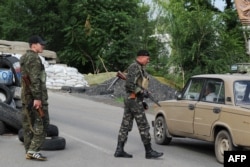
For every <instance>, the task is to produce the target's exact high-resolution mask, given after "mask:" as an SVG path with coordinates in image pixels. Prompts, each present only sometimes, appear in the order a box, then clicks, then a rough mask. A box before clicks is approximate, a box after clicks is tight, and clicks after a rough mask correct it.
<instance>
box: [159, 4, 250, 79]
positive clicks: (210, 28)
mask: <svg viewBox="0 0 250 167" xmlns="http://www.w3.org/2000/svg"><path fill="white" fill-rule="evenodd" d="M159 2H160V5H161V7H162V8H163V10H164V11H165V15H166V17H164V18H163V19H164V20H165V29H164V32H166V33H169V34H170V35H171V37H172V40H171V48H172V52H171V56H170V58H169V60H168V61H167V63H168V64H167V65H166V66H167V67H175V68H176V69H177V70H174V71H177V73H172V74H171V73H169V74H167V76H168V77H169V76H170V75H174V76H176V75H179V76H180V77H177V78H181V79H182V80H180V81H177V82H179V83H181V82H185V81H186V80H187V79H188V78H189V77H190V76H192V75H195V74H201V73H225V72H228V70H229V65H230V64H232V63H235V62H237V61H239V60H247V57H246V55H245V53H244V40H243V38H242V35H240V33H241V31H240V30H239V28H238V27H239V26H238V23H237V22H236V21H235V20H236V18H235V15H236V14H233V13H232V11H233V10H232V9H227V10H226V11H225V12H224V13H221V12H218V10H215V8H214V7H212V6H211V5H209V4H208V3H207V2H208V1H199V0H193V1H187V0H180V1H175V0H169V1H168V2H166V1H163V0H162V1H159ZM234 12H235V11H234ZM232 19H234V22H233V20H232Z"/></svg>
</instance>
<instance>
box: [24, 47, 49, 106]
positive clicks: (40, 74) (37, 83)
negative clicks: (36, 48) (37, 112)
mask: <svg viewBox="0 0 250 167" xmlns="http://www.w3.org/2000/svg"><path fill="white" fill-rule="evenodd" d="M20 65H21V75H22V82H21V86H22V93H21V99H22V103H24V104H29V103H30V101H31V100H33V99H36V100H42V104H43V105H47V104H48V102H47V100H48V93H47V88H46V73H45V69H44V65H43V64H42V61H41V59H40V57H39V55H38V53H35V52H33V51H32V50H27V52H26V53H25V54H24V55H23V56H22V57H21V58H20ZM23 77H28V78H29V81H30V85H26V83H25V82H24V79H23Z"/></svg>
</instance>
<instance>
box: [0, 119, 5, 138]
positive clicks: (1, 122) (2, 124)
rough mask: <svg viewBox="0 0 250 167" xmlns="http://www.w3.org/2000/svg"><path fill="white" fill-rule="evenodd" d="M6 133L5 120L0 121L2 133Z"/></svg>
mask: <svg viewBox="0 0 250 167" xmlns="http://www.w3.org/2000/svg"><path fill="white" fill-rule="evenodd" d="M4 133H5V125H4V122H3V121H0V135H3V134H4Z"/></svg>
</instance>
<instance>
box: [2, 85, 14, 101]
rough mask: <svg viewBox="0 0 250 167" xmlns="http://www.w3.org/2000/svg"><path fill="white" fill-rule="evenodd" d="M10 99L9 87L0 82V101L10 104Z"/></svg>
mask: <svg viewBox="0 0 250 167" xmlns="http://www.w3.org/2000/svg"><path fill="white" fill-rule="evenodd" d="M11 101H12V93H11V91H10V89H9V88H8V87H7V86H5V85H3V84H0V102H3V103H6V104H10V103H11Z"/></svg>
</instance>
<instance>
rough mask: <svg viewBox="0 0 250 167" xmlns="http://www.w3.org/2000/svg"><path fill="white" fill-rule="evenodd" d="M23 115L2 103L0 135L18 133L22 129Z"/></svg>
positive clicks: (0, 104) (0, 107) (0, 109)
mask: <svg viewBox="0 0 250 167" xmlns="http://www.w3.org/2000/svg"><path fill="white" fill-rule="evenodd" d="M21 121H22V114H21V112H20V111H19V110H17V109H15V108H13V107H11V106H10V105H8V104H6V103H3V102H0V135H2V134H4V133H5V132H6V131H7V130H11V131H15V132H18V130H19V129H21V128H22V122H21Z"/></svg>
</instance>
